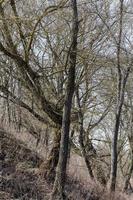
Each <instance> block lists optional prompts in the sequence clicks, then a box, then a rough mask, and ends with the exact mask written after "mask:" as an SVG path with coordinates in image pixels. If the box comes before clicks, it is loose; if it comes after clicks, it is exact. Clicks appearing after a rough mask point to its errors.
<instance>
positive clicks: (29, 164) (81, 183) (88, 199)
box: [0, 130, 130, 200]
mask: <svg viewBox="0 0 133 200" xmlns="http://www.w3.org/2000/svg"><path fill="white" fill-rule="evenodd" d="M42 162H44V160H43V158H42V157H41V156H40V155H39V154H38V153H36V152H34V151H33V150H30V149H29V148H28V147H27V145H25V143H24V142H22V141H20V140H18V139H16V138H15V137H14V136H12V135H11V134H8V133H6V132H4V131H2V130H0V200H48V199H49V195H50V193H51V191H52V182H47V181H46V180H45V179H44V178H43V177H42V176H40V173H39V166H40V164H41V163H42ZM74 177H75V175H74V174H72V173H71V170H70V169H69V175H68V178H67V184H66V187H65V192H66V195H67V196H68V198H69V199H70V200H113V199H114V200H126V199H130V197H129V198H127V197H126V196H124V195H123V194H122V195H121V194H120V193H119V192H117V193H116V195H115V197H114V196H113V197H112V196H110V194H109V192H107V189H106V188H103V187H102V186H100V185H99V184H98V183H96V182H94V181H91V180H90V181H88V182H87V181H86V180H81V179H80V178H74Z"/></svg>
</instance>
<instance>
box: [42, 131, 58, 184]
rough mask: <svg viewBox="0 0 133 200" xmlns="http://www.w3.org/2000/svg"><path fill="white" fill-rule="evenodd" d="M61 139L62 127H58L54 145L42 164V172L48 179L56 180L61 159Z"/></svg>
mask: <svg viewBox="0 0 133 200" xmlns="http://www.w3.org/2000/svg"><path fill="white" fill-rule="evenodd" d="M60 139H61V129H60V127H58V128H57V130H56V131H55V133H54V138H53V147H52V149H51V151H50V153H49V155H48V158H47V160H46V161H45V162H43V163H42V164H41V165H40V173H41V175H42V176H44V177H45V178H46V179H47V180H48V181H54V179H55V173H56V172H55V170H56V167H57V164H58V161H59V150H60Z"/></svg>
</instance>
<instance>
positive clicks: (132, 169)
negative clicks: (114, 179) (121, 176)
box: [123, 116, 133, 192]
mask: <svg viewBox="0 0 133 200" xmlns="http://www.w3.org/2000/svg"><path fill="white" fill-rule="evenodd" d="M132 123H133V116H132V120H131V136H128V140H129V144H130V149H131V164H130V169H129V173H128V175H127V177H126V180H125V185H124V189H123V191H124V192H126V191H127V189H128V187H129V186H130V179H131V176H132V174H133V132H132Z"/></svg>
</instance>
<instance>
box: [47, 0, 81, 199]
mask: <svg viewBox="0 0 133 200" xmlns="http://www.w3.org/2000/svg"><path fill="white" fill-rule="evenodd" d="M71 4H72V9H73V27H72V45H71V50H70V57H69V59H70V67H69V72H68V82H67V88H66V96H65V104H64V108H63V119H62V133H61V143H60V153H59V162H58V166H57V171H56V178H55V182H54V187H53V192H52V195H51V200H64V199H65V195H64V186H65V181H66V167H67V158H68V144H69V129H70V118H71V107H72V98H73V94H74V88H75V66H76V57H77V36H78V12H77V1H76V0H72V1H71Z"/></svg>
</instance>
